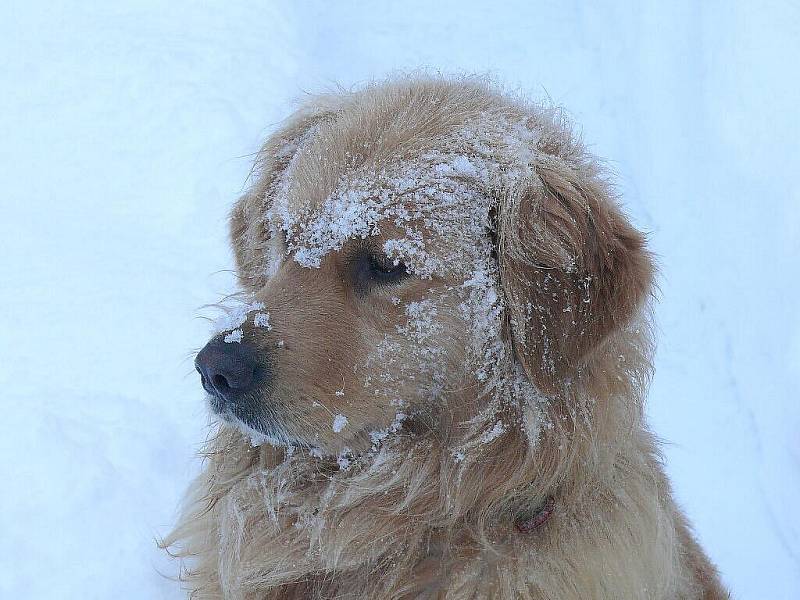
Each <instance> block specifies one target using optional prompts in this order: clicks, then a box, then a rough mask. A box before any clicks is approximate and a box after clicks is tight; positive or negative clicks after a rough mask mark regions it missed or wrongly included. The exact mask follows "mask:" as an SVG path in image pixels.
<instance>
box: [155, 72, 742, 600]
mask: <svg viewBox="0 0 800 600" xmlns="http://www.w3.org/2000/svg"><path fill="white" fill-rule="evenodd" d="M255 174H256V177H255V183H254V185H253V186H252V188H251V189H250V191H249V192H248V193H247V194H245V196H244V197H243V198H241V199H240V200H239V202H238V203H237V204H236V206H235V207H234V209H233V212H232V218H231V237H232V241H233V246H234V249H235V254H236V260H237V265H238V272H239V276H240V281H241V284H242V286H243V288H244V290H245V291H246V292H247V293H248V295H249V296H250V297H251V298H252V299H254V300H255V301H258V302H261V303H263V305H264V306H265V307H266V309H265V310H268V311H269V323H270V326H269V327H257V326H255V325H254V324H252V323H251V322H250V321H246V322H245V323H244V324H242V325H241V329H242V331H243V335H244V337H245V339H246V340H249V341H250V343H253V344H256V345H257V347H258V348H259V349H260V351H262V352H263V353H265V355H268V356H269V357H270V361H271V362H270V364H271V365H272V368H273V371H274V372H273V375H272V378H273V384H272V387H271V388H270V391H269V395H268V396H266V395H265V397H264V398H263V399H261V400H260V401H261V402H262V404H263V406H264V410H265V411H268V412H269V415H270V417H269V418H270V419H271V421H270V422H272V423H274V427H273V429H271V430H270V432H269V438H268V440H267V441H268V442H270V443H257V444H256V445H255V446H254V445H253V440H252V439H251V437H252V436H248V428H246V427H242V426H241V425H240V424H237V423H234V422H230V420H229V421H228V422H220V423H219V424H217V425H216V426H215V432H214V435H212V437H211V439H210V440H209V442H208V448H207V462H206V465H205V469H204V471H203V472H202V474H201V475H200V476H199V477H198V478H197V480H196V481H195V482H194V483H193V484H192V486H191V488H190V490H189V492H188V496H187V499H186V505H185V509H184V511H183V513H182V515H181V518H180V522H179V523H178V525H177V527H176V528H175V530H174V531H173V532H172V533H171V534H170V535H168V536H167V538H166V539H165V540H164V545H165V546H166V547H169V548H170V549H171V550H172V551H173V552H174V553H175V554H177V555H179V556H181V557H184V559H185V566H186V569H185V574H184V579H185V582H186V585H187V586H188V588H189V589H190V590H191V591H192V594H193V597H195V598H198V599H200V598H229V599H236V600H251V599H252V600H254V599H262V598H264V599H266V598H275V599H277V598H286V599H289V598H370V599H388V598H397V599H400V598H448V599H451V598H452V599H456V598H458V599H461V598H464V599H467V598H531V599H536V600H543V599H552V600H556V599H559V600H566V599H575V600H578V599H581V600H586V599H589V598H597V599H615V600H617V599H619V600H621V599H644V598H647V599H686V600H689V599H700V598H703V599H706V600H716V599H722V598H726V597H727V594H726V592H725V591H724V590H723V588H722V586H721V585H720V583H719V581H718V578H717V574H716V571H715V569H714V567H713V566H712V565H711V564H710V562H709V561H708V559H707V558H706V556H705V555H704V553H703V551H702V550H701V549H700V548H699V547H698V545H697V544H696V542H695V541H694V539H693V537H692V534H691V532H690V529H689V527H688V525H687V523H686V520H685V519H684V517H683V515H682V514H681V512H680V510H679V509H678V507H677V506H676V505H675V502H674V501H673V499H672V493H671V491H670V487H669V484H668V482H667V480H666V478H665V475H664V470H663V467H662V464H661V459H660V457H659V454H658V448H657V443H656V442H655V440H654V438H653V436H652V435H651V433H650V432H649V431H648V428H647V425H646V423H645V421H644V415H643V402H644V396H645V392H646V388H647V385H648V382H649V379H650V374H651V364H650V357H651V352H652V344H651V337H650V329H649V315H648V305H649V296H650V293H651V288H652V285H653V284H652V277H653V275H652V272H653V267H652V262H651V258H650V256H649V254H648V253H647V251H646V249H645V245H644V239H643V237H642V235H641V234H639V233H638V232H637V231H636V230H635V229H633V228H632V227H631V225H630V224H629V223H628V221H627V220H626V218H625V217H624V215H623V214H622V213H621V212H620V210H619V208H618V206H617V204H616V201H615V198H614V194H613V191H612V188H611V185H610V183H609V181H608V180H607V178H606V176H605V175H604V173H603V171H602V170H601V168H600V167H599V166H598V164H597V161H596V160H595V159H594V158H592V157H591V156H590V155H589V154H588V153H587V152H586V150H585V148H584V147H583V146H582V145H581V143H580V142H579V141H578V140H577V139H576V138H575V137H574V136H573V135H572V134H571V132H570V130H569V128H568V126H567V124H566V123H565V122H564V120H563V118H562V117H561V115H560V113H559V112H558V111H557V110H554V109H552V108H548V107H543V106H538V105H532V104H529V103H526V102H524V101H522V100H518V99H513V98H509V97H507V96H503V95H501V94H499V93H498V92H496V91H494V90H493V89H491V87H489V86H488V85H486V84H485V83H484V82H482V81H478V80H473V79H445V78H434V77H431V78H427V77H415V78H404V79H398V80H394V81H390V82H388V83H384V84H380V85H372V86H369V87H366V88H365V89H363V90H360V91H357V92H353V93H341V94H333V95H328V96H321V97H316V98H314V99H312V100H310V101H309V102H308V103H307V105H306V106H305V107H303V108H302V109H301V110H299V111H298V112H297V113H296V114H295V115H294V116H293V117H292V118H291V119H289V120H288V121H287V122H286V123H285V124H284V125H283V126H282V127H281V128H280V129H279V130H278V131H277V132H275V133H274V134H273V135H272V136H271V138H270V139H269V140H268V141H267V142H266V144H265V145H264V148H263V149H262V151H261V153H260V155H259V160H258V161H257V165H256V172H255ZM332 199H333V200H332ZM326 202H327V203H328V204H326ZM331 202H333V204H331ZM326 206H327V207H328V208H326ZM331 207H333V208H336V209H337V210H336V211H333V210H332V209H331ZM343 207H344V208H346V209H348V208H349V209H352V211H354V214H356V213H357V216H356V217H354V218H353V220H352V222H350V221H348V222H341V221H337V220H336V219H340V215H341V214H343V211H342V210H341V209H342V208H343ZM365 207H366V208H365ZM367 208H368V209H370V210H367ZM329 209H331V210H329ZM372 209H374V210H372ZM326 210H327V211H328V212H327V213H326ZM359 211H361V212H359ZM370 211H371V212H370ZM326 215H327V216H326ZM326 219H327V220H326ZM326 228H328V229H326ZM331 232H333V233H331ZM337 236H339V237H337ZM409 240H411V242H409ZM365 245H366V246H368V247H369V248H370V249H371V250H370V251H375V249H376V248H377V249H379V250H380V249H382V250H383V251H384V252H385V253H386V254H387V255H389V257H390V258H394V259H400V260H403V261H405V263H406V264H407V265H408V267H409V270H410V271H411V272H412V276H411V277H409V278H408V279H406V280H404V281H402V282H401V283H399V284H396V285H391V286H376V287H375V288H374V289H370V291H369V292H365V291H363V290H358V289H354V288H353V285H351V284H350V280H349V279H348V277H349V275H348V273H350V272H351V271H350V270H348V269H351V267H350V266H349V265H350V264H351V262H352V260H353V259H352V257H353V256H354V253H357V252H361V250H360V249H361V248H363V247H364V246H365ZM420 257H421V258H420ZM415 261H416V262H415ZM487 278H488V279H487ZM484 280H486V281H484ZM482 313H486V314H482ZM487 315H488V316H487ZM334 415H344V416H346V426H345V427H343V428H342V427H339V428H337V427H333V428H332V426H331V423H332V417H333V416H334ZM249 433H251V434H252V433H255V432H253V431H249ZM370 434H371V435H370ZM256 442H264V439H260V440H259V439H258V436H257V435H256ZM550 497H552V498H553V499H554V512H553V516H552V518H550V519H549V520H548V521H547V522H546V523H544V525H543V526H542V527H541V528H539V529H537V530H536V531H532V532H530V533H522V532H520V531H519V530H518V529H517V528H516V527H515V523H516V522H518V521H519V520H521V519H526V518H530V517H531V516H533V515H535V514H536V513H537V511H538V510H539V509H540V507H541V506H542V505H543V504H544V503H545V502H546V500H547V499H548V498H550Z"/></svg>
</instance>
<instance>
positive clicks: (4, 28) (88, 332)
mask: <svg viewBox="0 0 800 600" xmlns="http://www.w3.org/2000/svg"><path fill="white" fill-rule="evenodd" d="M280 4H283V5H280ZM586 4H587V5H588V4H591V7H589V6H587V5H584V3H582V2H570V1H552V2H550V1H549V2H530V1H518V2H506V3H503V4H502V5H501V4H499V3H488V2H487V3H477V2H476V3H470V2H465V1H459V2H408V1H406V2H397V3H392V4H391V5H390V4H386V5H381V4H380V3H378V2H353V1H350V2H342V1H340V2H325V1H319V2H297V3H290V2H285V3H278V2H252V3H248V2H219V3H216V4H205V3H203V4H201V3H197V2H188V1H177V2H169V3H167V2H162V1H160V0H153V1H151V2H138V3H137V2H111V3H97V4H93V3H90V2H82V3H67V2H54V1H51V2H47V3H44V2H34V3H31V2H23V1H19V0H12V1H11V2H9V1H8V0H6V1H5V2H3V4H2V7H0V90H1V93H0V190H2V193H1V194H0V286H1V287H0V289H2V293H0V298H2V305H1V310H0V353H2V354H1V355H0V389H1V390H2V395H1V396H0V398H2V400H1V402H2V412H3V414H2V419H0V456H1V457H2V461H1V462H0V464H1V465H2V467H0V468H2V473H1V475H0V481H2V482H3V484H2V485H3V491H2V493H0V597H3V598H65V599H67V598H69V599H71V598H76V599H77V598H81V599H83V598H137V599H141V598H175V599H177V598H181V597H182V594H181V593H180V591H179V586H178V585H177V584H175V583H174V582H172V581H170V580H169V579H167V578H165V577H164V576H163V575H161V574H164V575H172V574H174V573H175V569H176V565H175V564H174V563H172V562H170V561H168V560H166V559H165V557H164V556H163V553H161V552H159V551H158V550H156V548H155V542H154V538H155V537H156V536H158V535H163V534H164V533H165V532H166V531H167V530H168V528H169V525H170V523H171V522H172V521H173V519H174V516H175V510H176V506H177V503H178V500H179V497H180V495H181V492H182V491H183V489H184V487H185V486H186V484H187V483H188V481H189V479H190V477H191V476H192V474H193V473H194V472H195V471H196V469H197V466H198V462H197V460H196V459H194V458H193V453H194V452H195V451H196V450H197V449H198V447H199V444H200V442H201V441H202V439H203V438H204V435H205V429H204V428H205V422H206V420H205V416H204V409H203V393H202V391H201V388H200V384H199V381H198V378H197V376H196V374H195V372H194V369H193V367H192V351H193V350H195V349H197V348H199V347H201V346H202V345H203V344H204V343H205V341H206V338H207V334H208V325H207V324H206V323H205V322H204V321H202V320H200V319H197V318H196V316H197V315H198V313H199V312H202V311H199V307H200V306H201V305H203V304H205V303H207V302H213V301H216V300H217V299H219V297H220V295H222V294H224V293H226V292H229V291H231V290H232V287H233V279H232V276H231V274H230V269H231V267H232V258H231V256H230V253H229V250H228V248H227V241H226V227H227V225H226V213H227V211H228V209H229V207H230V205H231V202H232V201H233V200H234V198H236V197H237V195H238V194H239V193H240V192H241V191H242V188H243V185H244V183H245V179H246V176H247V173H248V170H249V168H250V158H249V157H248V155H249V154H251V153H252V152H254V151H255V150H256V149H257V148H258V145H259V142H260V141H261V140H262V139H263V138H264V136H265V135H266V134H267V133H268V132H269V131H270V128H271V127H272V126H273V125H274V124H275V123H277V122H278V121H279V120H280V119H282V118H283V117H285V116H286V115H287V114H288V112H289V111H290V109H291V106H292V102H293V101H294V100H295V99H297V98H298V97H301V96H302V94H303V93H304V92H305V91H319V90H322V89H327V88H331V87H332V86H334V85H335V84H342V85H344V86H351V85H353V84H357V83H359V82H365V81H368V80H369V79H370V78H374V77H382V76H384V75H385V74H387V73H389V72H392V71H396V70H411V69H416V68H420V67H427V68H433V69H441V70H443V71H447V72H481V73H487V72H488V73H492V74H494V76H495V77H496V78H497V80H498V81H500V82H501V83H504V84H506V85H507V86H508V87H509V88H510V89H521V90H525V91H526V92H527V93H529V94H531V95H534V96H544V95H549V96H550V97H551V98H552V99H553V100H554V101H555V102H557V103H559V104H563V105H564V106H566V107H567V109H568V110H569V111H570V113H571V114H572V115H573V117H574V119H575V120H576V121H577V122H578V123H580V124H581V126H582V129H583V132H584V136H585V138H586V140H587V141H588V142H589V143H590V144H591V145H592V147H593V148H594V150H595V152H596V153H597V154H599V155H601V156H604V157H607V158H608V159H609V160H610V161H611V165H612V167H613V168H614V169H615V170H616V171H617V173H618V174H619V180H620V185H621V188H622V190H623V193H624V197H625V199H626V202H627V206H628V209H629V212H630V213H631V215H632V217H633V219H634V221H635V222H636V223H637V224H638V225H639V226H640V227H641V228H643V229H644V230H646V231H648V232H649V233H650V239H651V242H652V247H653V249H654V250H655V252H656V253H657V254H658V255H659V257H660V265H661V291H662V293H661V301H660V304H659V305H658V307H657V315H658V323H659V329H660V344H659V353H658V360H657V376H656V379H655V382H654V385H653V389H652V393H651V396H650V405H649V411H650V415H651V419H652V422H653V425H654V428H655V430H656V431H657V432H658V434H659V435H660V436H661V437H663V438H664V439H665V440H667V441H668V442H669V445H668V446H667V448H666V455H667V458H668V464H669V472H670V475H671V477H672V480H673V482H674V484H675V488H676V493H677V496H678V498H679V500H680V502H681V504H682V505H683V506H684V507H685V508H686V511H687V512H688V514H689V516H690V518H691V520H692V521H693V522H694V523H695V525H696V528H697V531H698V535H699V537H700V539H701V541H702V543H703V544H704V546H705V547H706V548H707V550H708V552H709V553H710V555H711V556H712V558H713V559H714V560H715V561H716V562H717V564H719V566H720V568H721V570H722V573H723V576H724V579H725V581H726V582H727V583H728V584H729V585H730V587H731V589H732V591H733V592H734V597H735V598H739V599H753V600H760V599H766V598H770V599H772V600H780V599H786V600H796V599H797V598H800V516H799V515H800V513H799V512H798V499H800V435H799V434H798V430H800V403H798V392H797V387H798V379H799V378H800V318H798V316H797V311H796V306H797V304H798V298H799V297H800V266H799V265H798V256H799V255H800V233H799V232H798V227H800V194H799V193H798V187H797V183H796V181H797V174H798V173H800V150H798V137H799V136H800V117H798V107H799V106H800V84H799V83H798V81H800V67H798V60H799V59H800V8H798V5H797V4H796V3H794V2H790V1H785V2H779V1H771V2H769V1H767V2H758V3H755V2H748V1H747V0H742V1H739V2H719V3H715V2H696V3H694V2H687V1H685V0H678V1H675V2H669V3H667V2H664V3H658V5H647V3H638V2H622V1H620V2H607V3H602V2H593V3H586ZM160 573H161V574H160Z"/></svg>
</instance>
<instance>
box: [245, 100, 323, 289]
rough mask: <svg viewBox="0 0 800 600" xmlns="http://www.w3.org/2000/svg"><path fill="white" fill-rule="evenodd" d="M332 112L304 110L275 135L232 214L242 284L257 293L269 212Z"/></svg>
mask: <svg viewBox="0 0 800 600" xmlns="http://www.w3.org/2000/svg"><path fill="white" fill-rule="evenodd" d="M328 115H330V111H315V110H311V109H306V110H301V111H299V112H297V113H295V114H294V115H293V116H292V117H291V118H290V119H289V120H288V121H287V122H286V123H285V124H284V125H283V126H282V127H281V128H280V129H279V130H277V131H276V132H275V133H273V134H272V135H271V136H270V137H269V138H268V139H267V141H266V142H265V143H264V145H263V146H262V147H261V150H260V151H259V153H258V157H257V159H256V162H255V165H254V167H253V173H252V175H253V179H254V180H255V181H254V183H253V185H252V187H251V188H250V189H249V190H248V191H247V192H246V193H245V194H244V195H243V196H242V197H241V198H239V199H238V200H237V201H236V203H235V204H234V206H233V209H232V210H231V214H230V240H231V245H232V246H233V251H234V254H235V257H236V268H237V273H238V275H239V282H240V283H241V285H242V286H243V287H244V288H245V289H247V290H252V291H256V290H258V289H261V288H262V287H264V284H265V283H266V279H267V273H268V269H269V259H270V256H269V248H268V244H269V239H270V235H271V231H270V226H269V223H268V222H267V218H266V215H267V211H268V210H269V208H270V207H271V206H272V204H273V202H274V200H275V195H276V194H277V193H278V190H279V188H280V186H281V185H282V182H283V176H284V174H285V173H286V171H287V170H288V169H289V167H290V165H291V164H292V160H293V159H294V158H295V155H296V154H297V152H298V150H299V149H300V148H301V146H302V144H303V142H304V140H305V138H306V137H307V136H308V135H309V134H310V132H311V131H312V130H313V128H314V127H315V126H316V125H317V124H318V123H319V122H320V121H322V120H323V119H324V118H325V117H327V116H328Z"/></svg>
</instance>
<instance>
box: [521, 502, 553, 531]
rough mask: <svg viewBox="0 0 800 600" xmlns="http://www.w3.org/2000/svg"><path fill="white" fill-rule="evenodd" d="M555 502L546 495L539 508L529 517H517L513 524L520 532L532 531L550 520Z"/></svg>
mask: <svg viewBox="0 0 800 600" xmlns="http://www.w3.org/2000/svg"><path fill="white" fill-rule="evenodd" d="M555 506H556V502H555V500H553V497H552V496H548V497H547V499H546V500H545V501H544V504H542V506H541V508H540V509H539V510H537V511H536V513H535V514H534V515H533V516H532V517H531V518H529V519H518V520H517V521H516V522H515V523H514V525H515V526H516V528H517V531H519V532H520V533H533V532H534V531H536V530H537V529H539V528H541V527H542V525H544V524H545V523H547V521H548V520H550V517H552V516H553V512H554V511H555Z"/></svg>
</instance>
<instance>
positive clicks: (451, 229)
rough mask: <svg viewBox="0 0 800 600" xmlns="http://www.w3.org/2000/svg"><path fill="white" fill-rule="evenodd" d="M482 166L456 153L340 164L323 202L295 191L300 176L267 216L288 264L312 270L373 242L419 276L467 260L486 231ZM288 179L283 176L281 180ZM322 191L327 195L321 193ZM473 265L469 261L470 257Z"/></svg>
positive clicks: (446, 150)
mask: <svg viewBox="0 0 800 600" xmlns="http://www.w3.org/2000/svg"><path fill="white" fill-rule="evenodd" d="M481 168H482V165H481V164H480V163H479V162H478V161H476V160H474V159H472V158H470V156H469V155H468V154H464V153H461V152H459V151H458V150H457V149H456V148H447V147H439V148H431V147H428V148H426V149H424V150H422V151H419V152H418V153H416V154H415V155H412V154H408V153H406V155H404V156H401V157H388V158H387V157H384V158H382V160H380V161H365V162H363V163H361V164H359V165H357V166H347V165H344V166H343V168H341V170H340V171H339V173H338V176H337V177H336V183H335V185H333V186H332V188H331V190H330V191H329V192H328V193H327V195H326V196H325V197H324V198H321V199H320V198H319V197H316V196H318V191H319V184H315V185H314V186H312V187H313V188H314V191H315V192H317V193H316V194H314V193H309V194H303V193H302V189H303V187H304V183H305V182H306V181H307V179H306V178H305V177H304V175H303V173H302V171H300V172H299V173H298V172H297V171H296V172H295V175H299V177H297V178H296V179H294V180H293V181H291V182H289V186H287V187H288V189H287V193H286V194H285V195H284V196H283V197H282V198H278V199H276V202H275V204H274V206H273V208H272V209H271V211H270V214H269V218H270V222H271V224H272V226H273V227H274V228H276V229H280V230H282V231H283V233H284V236H285V239H286V242H287V247H288V250H289V251H290V252H292V253H293V255H294V258H295V260H297V261H298V262H299V263H300V264H302V265H304V266H309V267H315V266H319V264H320V261H321V260H322V258H323V257H324V256H325V255H326V254H327V253H329V252H331V251H336V250H339V249H341V248H342V247H343V246H344V245H345V243H347V241H348V240H351V239H358V238H362V239H363V238H370V237H376V238H378V239H379V241H380V243H381V245H382V247H383V250H384V252H386V254H387V255H389V256H390V257H393V258H398V259H402V260H404V261H405V262H406V263H407V264H408V266H409V267H411V268H412V269H413V270H415V271H416V272H417V273H419V274H421V275H431V274H432V273H434V272H437V271H441V270H442V269H443V267H444V266H445V263H447V262H448V261H449V259H450V258H452V256H447V255H458V257H459V258H460V259H467V260H469V258H470V257H467V256H464V252H466V251H470V252H476V251H478V250H480V251H481V252H483V251H484V250H485V249H483V248H480V240H481V239H483V238H485V237H486V234H487V228H488V226H489V210H490V205H491V199H490V197H489V195H488V193H487V191H486V189H485V185H484V181H485V178H484V177H482V176H481V173H480V170H481ZM291 175H292V174H291V173H290V174H289V176H291ZM326 192H327V190H326ZM473 260H474V258H473Z"/></svg>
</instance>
